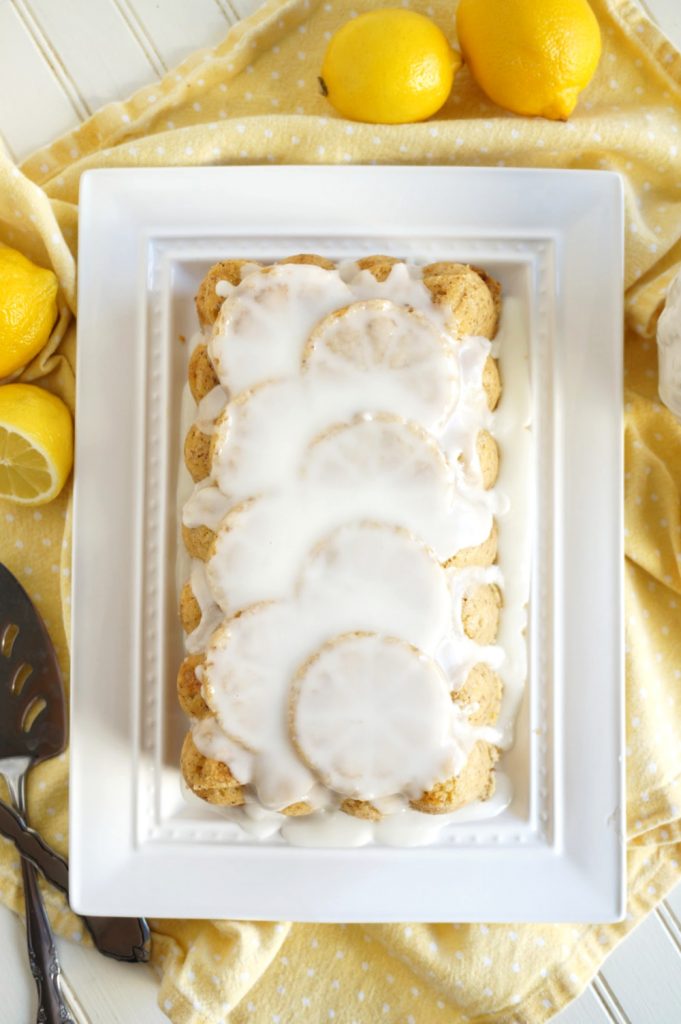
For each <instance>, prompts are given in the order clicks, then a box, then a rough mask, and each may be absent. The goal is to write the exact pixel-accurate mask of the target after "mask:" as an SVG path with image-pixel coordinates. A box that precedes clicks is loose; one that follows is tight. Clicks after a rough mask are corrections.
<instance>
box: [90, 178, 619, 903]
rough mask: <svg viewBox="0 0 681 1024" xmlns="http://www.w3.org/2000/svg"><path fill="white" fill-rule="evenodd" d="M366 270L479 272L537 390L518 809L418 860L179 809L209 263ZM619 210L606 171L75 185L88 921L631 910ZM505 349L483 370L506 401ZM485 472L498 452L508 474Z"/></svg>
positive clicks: (463, 828) (510, 764) (515, 779)
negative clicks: (517, 338) (200, 354)
mask: <svg viewBox="0 0 681 1024" xmlns="http://www.w3.org/2000/svg"><path fill="white" fill-rule="evenodd" d="M295 252H316V253H319V254H321V255H325V256H329V257H331V258H334V259H341V258H347V257H357V256H362V255H367V254H369V253H377V252H384V253H387V254H390V255H395V256H401V257H404V258H407V259H409V260H411V261H414V262H432V261H435V260H441V259H448V260H460V261H462V262H472V263H475V264H477V265H482V266H484V267H485V268H486V269H487V270H488V271H490V272H491V273H492V274H494V275H495V276H496V277H498V278H499V279H500V280H501V282H502V285H503V288H504V295H505V297H506V298H507V299H508V300H512V301H513V302H514V304H515V306H516V308H517V309H519V310H520V311H521V315H522V318H523V324H524V332H523V333H524V335H525V336H526V344H527V372H528V374H529V380H530V388H531V430H530V437H531V443H530V449H531V455H530V458H529V462H530V489H531V490H530V493H531V501H530V506H531V507H530V518H531V523H532V528H531V531H530V532H531V550H530V552H529V553H528V555H529V559H530V562H529V564H530V570H531V583H530V601H529V629H528V637H527V643H528V664H529V672H528V681H527V686H526V692H525V699H524V701H523V705H522V708H521V711H520V714H519V717H518V722H517V728H516V743H515V746H514V748H513V750H512V751H511V752H510V753H508V754H506V755H505V756H504V758H503V760H502V764H501V767H502V769H503V771H504V773H505V775H506V776H507V777H508V779H509V780H510V783H511V786H512V791H513V798H512V800H511V802H510V804H509V806H508V807H507V808H506V809H505V810H504V811H503V813H501V814H499V815H498V816H496V817H493V818H486V819H480V820H475V819H474V820H471V819H470V818H466V817H465V816H463V817H462V821H461V823H460V824H458V825H456V826H454V827H452V828H449V829H448V830H446V832H444V833H443V834H442V836H441V838H440V840H439V841H438V842H437V843H435V844H434V845H432V846H426V847H418V848H410V849H403V848H395V847H384V846H366V847H363V848H360V849H336V848H331V849H330V848H325V849H311V848H299V847H292V846H287V845H285V844H284V843H282V842H281V841H280V840H277V839H272V840H268V841H267V842H258V841H255V840H253V839H249V838H248V837H245V836H239V835H238V832H237V830H236V828H235V826H234V825H233V824H232V823H230V822H229V821H227V820H225V819H224V818H223V817H221V816H219V815H217V814H216V813H215V812H213V811H211V810H210V809H209V808H204V807H200V806H196V805H195V804H194V803H188V802H187V801H185V800H184V799H183V797H182V795H181V792H180V786H179V770H178V763H179V747H180V744H181V741H182V737H183V735H184V732H185V729H186V721H185V720H184V719H183V716H182V713H181V712H180V710H179V707H178V706H177V701H176V696H175V675H176V671H177V667H178V665H179V662H180V660H181V657H182V650H181V633H180V626H179V621H178V616H177V558H178V541H177V534H178V522H177V517H178V503H177V489H178V479H179V478H178V473H179V464H180V453H181V446H182V427H181V404H182V402H181V397H182V389H183V386H184V383H185V380H186V362H187V352H186V348H187V346H186V345H183V344H182V343H181V342H180V340H179V339H180V336H183V337H186V338H189V337H190V335H191V334H192V333H193V332H194V330H195V323H196V320H195V313H194V309H193V301H192V300H193V296H194V294H195V291H196V287H197V285H198V282H199V281H200V280H201V277H202V276H203V275H204V273H205V272H206V270H207V268H208V267H209V266H210V265H211V263H213V262H215V261H217V260H219V259H224V258H227V257H232V256H234V257H250V258H253V259H260V260H264V261H267V260H274V259H277V258H280V257H283V256H286V255H290V254H292V253H295ZM622 278H623V268H622V191H621V184H620V180H619V178H618V177H617V176H616V175H614V174H608V173H602V172H564V171H538V170H520V169H518V170H515V169H499V170H497V169H473V168H411V167H404V168H401V167H353V168H349V167H342V168H338V167H238V168H237V167H235V168H201V169H177V170H170V169H163V170H129V171H127V170H118V171H92V172H88V173H87V174H85V175H84V176H83V179H82V183H81V220H80V283H79V295H80V299H79V343H78V442H77V462H76V489H75V549H74V593H73V686H72V719H71V748H72V750H71V802H70V808H71V810H70V814H71V822H70V827H71V835H70V851H71V901H72V904H73V906H74V908H75V909H77V910H79V911H81V912H87V913H91V914H145V915H148V916H157V917H161V916H195V917H233V918H253V919H269V920H272V919H279V918H284V919H287V920H328V921H389V920H423V921H448V920H449V921H456V920H459V921H522V920H537V921H539V920H541V921H567V920H572V921H607V920H616V919H619V918H620V917H621V916H622V914H623V912H624V885H625V875H624V839H623V835H624V832H623V814H624V781H623V767H622V750H623V687H622V560H623V550H622V439H621V435H622V423H621V407H622V288H623V284H622ZM504 358H505V357H504V352H503V346H502V348H501V351H500V359H501V371H502V379H503V377H504ZM502 458H503V453H502Z"/></svg>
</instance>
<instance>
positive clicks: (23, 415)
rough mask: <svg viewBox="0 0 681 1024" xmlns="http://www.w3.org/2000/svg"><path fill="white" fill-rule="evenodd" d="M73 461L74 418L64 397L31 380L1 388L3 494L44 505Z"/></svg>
mask: <svg viewBox="0 0 681 1024" xmlns="http://www.w3.org/2000/svg"><path fill="white" fill-rule="evenodd" d="M72 465H73V424H72V421H71V414H70V412H69V410H68V409H67V407H66V406H65V405H64V403H63V402H62V400H61V399H60V398H57V397H56V396H55V395H52V394H50V392H49V391H44V390H43V389H42V388H37V387H34V386H33V385H31V384H7V385H6V386H5V387H3V388H0V497H3V498H8V499H10V500H11V501H15V502H18V503H19V504H21V505H43V504H45V503H46V502H48V501H51V500H52V499H53V498H56V496H57V495H58V494H59V492H60V491H61V489H62V487H63V486H64V484H65V482H66V479H67V477H68V475H69V473H70V472H71V467H72Z"/></svg>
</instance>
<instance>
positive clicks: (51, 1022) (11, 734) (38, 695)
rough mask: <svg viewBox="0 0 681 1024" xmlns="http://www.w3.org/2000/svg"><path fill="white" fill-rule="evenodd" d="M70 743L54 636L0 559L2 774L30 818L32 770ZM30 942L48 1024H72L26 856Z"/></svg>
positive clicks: (33, 872) (16, 803)
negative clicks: (28, 778) (29, 778)
mask: <svg viewBox="0 0 681 1024" xmlns="http://www.w3.org/2000/svg"><path fill="white" fill-rule="evenodd" d="M65 744H66V705H65V702H64V689H63V685H62V679H61V673H60V671H59V664H58V662H57V658H56V655H55V653H54V648H53V646H52V642H51V640H50V638H49V636H48V634H47V630H46V629H45V626H44V625H43V622H42V620H41V619H40V617H39V616H38V614H37V612H36V611H35V608H34V607H33V604H32V602H31V601H30V599H29V597H28V595H27V594H26V592H25V591H24V589H23V587H21V586H20V584H19V583H18V582H17V580H16V579H15V578H14V576H13V575H12V574H11V572H10V571H9V570H8V569H7V568H5V566H3V565H0V773H1V774H2V775H3V776H4V778H5V782H6V783H7V788H8V790H9V794H10V798H11V800H12V803H13V804H14V806H15V808H16V810H17V811H18V813H19V814H20V815H21V816H22V818H25V816H26V799H25V780H26V773H27V772H28V770H29V769H30V768H31V767H33V765H36V764H39V763H40V762H41V761H45V760H47V759H48V758H50V757H55V755H57V754H60V753H61V752H62V750H63V749H64V746H65ZM21 875H22V879H23V883H24V901H25V904H26V940H27V944H28V958H29V962H30V965H31V973H32V974H33V978H34V980H35V983H36V988H37V990H38V1016H37V1020H38V1021H39V1022H41V1024H43V1022H44V1024H72V1022H73V1020H74V1018H73V1016H72V1012H71V1010H70V1009H69V1008H68V1007H67V1005H66V1002H65V1000H64V996H63V994H62V991H61V983H60V979H61V966H60V963H59V958H58V956H57V948H56V945H55V942H54V936H53V934H52V929H51V928H50V923H49V921H48V919H47V914H46V913H45V907H44V906H43V901H42V896H41V895H40V889H39V888H38V881H37V876H36V870H35V868H34V867H33V865H32V864H30V863H29V862H28V861H27V860H24V858H23V857H22V859H21Z"/></svg>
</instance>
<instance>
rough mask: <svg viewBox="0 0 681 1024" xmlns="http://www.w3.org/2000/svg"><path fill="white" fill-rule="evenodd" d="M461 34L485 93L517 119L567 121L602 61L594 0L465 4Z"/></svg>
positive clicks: (473, 0) (477, 0) (470, 0)
mask: <svg viewBox="0 0 681 1024" xmlns="http://www.w3.org/2000/svg"><path fill="white" fill-rule="evenodd" d="M456 27H457V32H458V35H459V42H460V43H461V49H462V51H463V55H464V59H465V60H466V62H467V64H468V66H469V68H470V70H471V74H472V75H473V77H474V78H475V80H476V82H477V83H478V85H479V86H480V88H481V89H482V90H483V91H484V92H486V93H487V95H488V96H489V98H490V99H491V100H494V102H495V103H498V104H499V106H500V107H505V108H506V109H507V110H512V111H513V112H514V113H515V114H526V115H530V116H532V115H537V116H540V117H548V118H552V119H553V120H557V121H565V120H566V119H567V118H568V117H569V116H570V114H571V113H572V111H573V110H574V109H575V106H576V103H577V98H578V96H579V94H580V92H581V91H582V89H584V88H585V86H587V85H588V83H589V82H590V81H591V78H592V77H593V74H594V72H595V70H596V67H597V65H598V61H599V58H600V55H601V33H600V29H599V27H598V22H597V20H596V16H595V14H594V13H593V11H592V10H591V8H590V7H589V4H588V3H587V0H460V3H459V6H458V8H457V12H456Z"/></svg>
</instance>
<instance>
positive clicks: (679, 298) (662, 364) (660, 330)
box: [657, 274, 681, 416]
mask: <svg viewBox="0 0 681 1024" xmlns="http://www.w3.org/2000/svg"><path fill="white" fill-rule="evenodd" d="M657 354H658V372H659V385H658V386H659V392H660V398H661V399H662V401H663V402H664V404H665V405H666V406H667V408H668V409H671V411H672V412H673V413H674V415H675V416H681V274H677V275H676V277H675V278H674V280H673V282H672V285H671V287H670V289H669V291H668V293H667V301H666V303H665V307H664V309H663V310H662V313H661V315H660V319H659V320H658V324H657Z"/></svg>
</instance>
